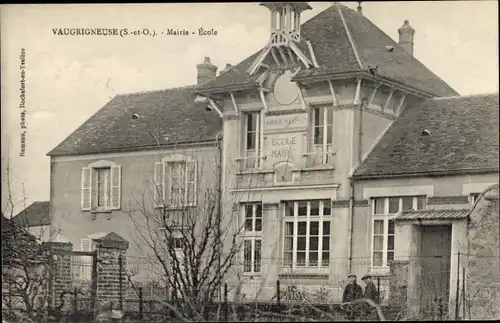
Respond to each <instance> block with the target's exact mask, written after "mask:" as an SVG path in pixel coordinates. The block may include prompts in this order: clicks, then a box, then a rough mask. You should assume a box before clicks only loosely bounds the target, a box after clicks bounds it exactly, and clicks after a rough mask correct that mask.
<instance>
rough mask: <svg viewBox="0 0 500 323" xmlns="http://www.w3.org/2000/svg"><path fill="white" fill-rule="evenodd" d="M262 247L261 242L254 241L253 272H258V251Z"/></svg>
mask: <svg viewBox="0 0 500 323" xmlns="http://www.w3.org/2000/svg"><path fill="white" fill-rule="evenodd" d="M261 246H262V242H261V241H260V240H255V250H254V256H253V257H254V266H253V271H254V272H257V273H258V272H260V249H261Z"/></svg>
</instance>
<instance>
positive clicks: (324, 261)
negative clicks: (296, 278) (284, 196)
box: [283, 200, 332, 268]
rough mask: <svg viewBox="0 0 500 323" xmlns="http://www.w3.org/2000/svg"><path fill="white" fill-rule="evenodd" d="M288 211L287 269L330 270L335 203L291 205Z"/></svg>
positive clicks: (285, 206)
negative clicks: (324, 268)
mask: <svg viewBox="0 0 500 323" xmlns="http://www.w3.org/2000/svg"><path fill="white" fill-rule="evenodd" d="M284 208H285V210H284V211H285V215H284V234H283V236H284V243H283V259H284V262H283V266H285V267H292V268H297V267H299V268H300V267H306V268H321V267H327V266H329V264H330V224H331V221H330V217H331V212H332V210H331V200H312V201H289V202H285V203H284Z"/></svg>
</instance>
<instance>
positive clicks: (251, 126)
mask: <svg viewBox="0 0 500 323" xmlns="http://www.w3.org/2000/svg"><path fill="white" fill-rule="evenodd" d="M255 125H256V124H255V116H254V115H253V114H251V113H249V114H247V132H252V131H255V130H256V127H255Z"/></svg>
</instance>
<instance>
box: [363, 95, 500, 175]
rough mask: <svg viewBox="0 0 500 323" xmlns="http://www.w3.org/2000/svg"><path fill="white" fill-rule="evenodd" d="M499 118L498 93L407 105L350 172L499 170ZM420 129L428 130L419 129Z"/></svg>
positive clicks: (393, 172)
mask: <svg viewBox="0 0 500 323" xmlns="http://www.w3.org/2000/svg"><path fill="white" fill-rule="evenodd" d="M498 118H499V96H498V93H496V94H486V95H472V96H462V97H448V98H434V99H429V100H427V101H425V102H424V103H422V104H419V105H416V106H408V107H407V108H406V109H405V110H404V111H403V112H402V114H401V115H400V116H399V118H398V119H396V120H395V121H394V123H393V124H392V125H391V127H390V128H389V129H388V130H387V132H386V133H385V134H384V136H383V137H382V139H381V140H380V141H379V142H378V143H377V145H376V146H375V147H374V148H373V150H372V151H371V152H370V154H369V155H368V156H367V158H366V159H365V161H364V162H363V163H362V164H361V165H360V166H359V167H358V169H357V170H356V171H355V172H354V176H353V177H357V178H375V177H390V176H395V175H403V176H404V175H413V174H416V175H418V174H432V173H438V174H439V173H440V174H443V173H446V172H448V173H449V172H455V173H456V172H458V173H465V172H474V171H492V172H493V171H496V172H498V170H499V146H498V145H499V138H498V136H499V131H498V130H499V123H498ZM424 130H428V131H429V132H430V134H429V135H428V136H425V135H423V132H424Z"/></svg>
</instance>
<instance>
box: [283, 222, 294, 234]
mask: <svg viewBox="0 0 500 323" xmlns="http://www.w3.org/2000/svg"><path fill="white" fill-rule="evenodd" d="M291 235H293V222H286V223H285V236H291Z"/></svg>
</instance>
